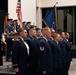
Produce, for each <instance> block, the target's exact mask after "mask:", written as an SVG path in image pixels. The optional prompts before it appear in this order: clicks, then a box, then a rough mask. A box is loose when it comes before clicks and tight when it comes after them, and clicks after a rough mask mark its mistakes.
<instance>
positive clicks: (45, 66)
mask: <svg viewBox="0 0 76 75" xmlns="http://www.w3.org/2000/svg"><path fill="white" fill-rule="evenodd" d="M42 35H43V37H42V38H41V40H40V53H39V55H40V56H39V62H38V71H39V73H40V74H39V75H52V73H53V63H52V52H51V47H50V45H49V42H48V39H49V38H50V36H51V31H50V28H48V27H45V28H43V30H42Z"/></svg>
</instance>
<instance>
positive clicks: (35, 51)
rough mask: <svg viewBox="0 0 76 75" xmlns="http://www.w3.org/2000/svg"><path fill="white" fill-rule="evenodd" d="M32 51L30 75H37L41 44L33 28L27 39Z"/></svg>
mask: <svg viewBox="0 0 76 75" xmlns="http://www.w3.org/2000/svg"><path fill="white" fill-rule="evenodd" d="M26 42H27V43H28V45H29V47H30V50H29V75H37V66H38V58H39V44H38V41H37V39H36V30H35V29H34V27H31V28H30V30H29V35H28V37H27V39H26Z"/></svg>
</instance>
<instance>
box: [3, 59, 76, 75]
mask: <svg viewBox="0 0 76 75" xmlns="http://www.w3.org/2000/svg"><path fill="white" fill-rule="evenodd" d="M9 64H11V62H4V63H3V65H4V66H5V65H9ZM69 75H76V59H73V60H72V62H71V66H70V70H69Z"/></svg>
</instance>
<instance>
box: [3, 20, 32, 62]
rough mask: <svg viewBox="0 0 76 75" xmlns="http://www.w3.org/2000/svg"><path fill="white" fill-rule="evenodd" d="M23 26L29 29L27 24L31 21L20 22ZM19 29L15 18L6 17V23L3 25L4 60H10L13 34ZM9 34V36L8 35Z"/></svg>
mask: <svg viewBox="0 0 76 75" xmlns="http://www.w3.org/2000/svg"><path fill="white" fill-rule="evenodd" d="M22 25H23V28H25V29H26V30H27V31H28V29H29V26H30V25H31V22H27V23H25V22H23V23H22ZM19 29H20V26H19V25H18V21H17V20H13V19H8V25H5V30H4V31H5V33H6V37H5V42H6V44H7V45H6V52H5V55H6V61H11V52H12V47H13V42H14V39H13V36H14V35H13V34H14V33H17V32H18V30H19ZM8 35H9V36H8Z"/></svg>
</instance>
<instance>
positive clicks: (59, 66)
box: [55, 34, 62, 75]
mask: <svg viewBox="0 0 76 75" xmlns="http://www.w3.org/2000/svg"><path fill="white" fill-rule="evenodd" d="M60 39H61V37H60V35H59V34H57V35H56V37H55V42H56V44H55V45H56V49H57V70H56V75H62V49H61V47H60V44H59V41H60Z"/></svg>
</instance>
